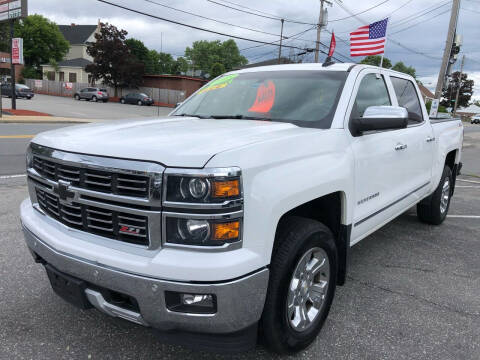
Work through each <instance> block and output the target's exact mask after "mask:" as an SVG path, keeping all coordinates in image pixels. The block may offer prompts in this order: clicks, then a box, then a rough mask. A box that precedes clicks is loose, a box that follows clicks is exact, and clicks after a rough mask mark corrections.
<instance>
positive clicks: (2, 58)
mask: <svg viewBox="0 0 480 360" xmlns="http://www.w3.org/2000/svg"><path fill="white" fill-rule="evenodd" d="M22 69H23V65H15V78H16V80H17V81H18V79H19V78H20V77H21V76H22ZM9 78H10V54H9V53H6V52H0V82H5V81H6V80H7V79H9Z"/></svg>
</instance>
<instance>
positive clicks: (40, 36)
mask: <svg viewBox="0 0 480 360" xmlns="http://www.w3.org/2000/svg"><path fill="white" fill-rule="evenodd" d="M15 36H16V37H21V38H23V56H24V58H25V65H26V66H31V67H33V68H35V69H37V70H38V69H39V68H40V65H42V64H48V63H49V62H50V61H51V60H55V61H61V60H62V59H63V58H64V56H65V55H66V54H67V52H68V49H69V47H70V44H69V43H68V41H67V40H65V38H64V37H63V35H62V33H61V32H60V30H59V29H58V26H57V25H56V24H55V23H54V22H52V21H50V20H48V19H46V18H44V17H43V16H42V15H30V16H27V17H26V18H25V19H23V20H22V21H17V22H16V24H15Z"/></svg>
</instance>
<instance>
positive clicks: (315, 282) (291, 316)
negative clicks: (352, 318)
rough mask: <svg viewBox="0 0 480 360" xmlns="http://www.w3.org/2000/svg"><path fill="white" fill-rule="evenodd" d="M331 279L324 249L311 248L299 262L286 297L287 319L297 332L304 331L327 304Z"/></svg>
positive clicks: (328, 262)
mask: <svg viewBox="0 0 480 360" xmlns="http://www.w3.org/2000/svg"><path fill="white" fill-rule="evenodd" d="M329 281H330V261H329V260H328V255H327V253H326V252H325V250H323V249H322V248H318V247H315V248H312V249H310V250H308V251H307V252H306V253H305V254H304V255H303V256H302V258H301V259H300V260H299V261H298V263H297V266H296V267H295V271H294V272H293V276H292V279H291V280H290V287H289V289H288V298H287V318H288V321H289V323H290V326H291V327H292V329H293V330H295V331H299V332H301V331H305V330H306V329H308V328H309V327H310V326H311V325H312V324H313V323H314V322H315V320H316V319H317V317H318V316H319V314H320V313H321V310H322V307H323V305H324V303H325V299H326V296H327V290H328V282H329Z"/></svg>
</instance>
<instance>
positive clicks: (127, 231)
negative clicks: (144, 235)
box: [119, 226, 140, 235]
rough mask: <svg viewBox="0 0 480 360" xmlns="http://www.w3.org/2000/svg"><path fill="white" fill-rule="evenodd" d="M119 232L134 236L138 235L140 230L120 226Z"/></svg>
mask: <svg viewBox="0 0 480 360" xmlns="http://www.w3.org/2000/svg"><path fill="white" fill-rule="evenodd" d="M119 232H121V233H124V234H134V235H138V234H140V229H139V228H136V227H133V226H120V230H119Z"/></svg>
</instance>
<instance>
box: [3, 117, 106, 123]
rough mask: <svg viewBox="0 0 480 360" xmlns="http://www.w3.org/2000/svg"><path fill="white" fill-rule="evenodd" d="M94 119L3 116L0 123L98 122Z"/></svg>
mask: <svg viewBox="0 0 480 360" xmlns="http://www.w3.org/2000/svg"><path fill="white" fill-rule="evenodd" d="M98 121H99V120H94V119H88V120H87V119H76V118H62V117H58V118H57V117H53V116H51V117H50V116H45V117H43V116H4V117H1V118H0V123H1V124H11V123H24V124H85V123H90V122H98Z"/></svg>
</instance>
